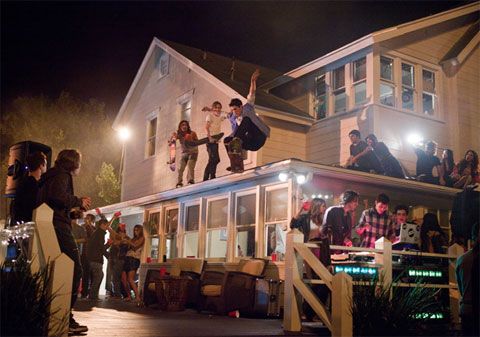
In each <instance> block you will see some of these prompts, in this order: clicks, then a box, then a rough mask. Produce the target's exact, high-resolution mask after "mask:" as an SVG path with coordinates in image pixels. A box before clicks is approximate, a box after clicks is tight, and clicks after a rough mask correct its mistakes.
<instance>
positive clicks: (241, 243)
mask: <svg viewBox="0 0 480 337" xmlns="http://www.w3.org/2000/svg"><path fill="white" fill-rule="evenodd" d="M254 255H255V226H243V227H239V228H237V250H236V252H235V256H237V257H244V256H245V257H246V256H250V257H252V256H254Z"/></svg>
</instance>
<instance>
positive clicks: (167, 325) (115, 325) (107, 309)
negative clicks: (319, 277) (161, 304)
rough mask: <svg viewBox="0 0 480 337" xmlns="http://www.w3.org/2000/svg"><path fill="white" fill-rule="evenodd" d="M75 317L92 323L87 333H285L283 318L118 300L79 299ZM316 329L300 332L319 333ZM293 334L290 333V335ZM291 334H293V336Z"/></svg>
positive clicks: (140, 336)
mask: <svg viewBox="0 0 480 337" xmlns="http://www.w3.org/2000/svg"><path fill="white" fill-rule="evenodd" d="M74 317H75V319H76V320H77V321H78V322H79V323H80V324H84V325H87V326H88V329H89V331H88V332H87V333H86V334H80V335H83V336H99V337H100V336H102V337H103V336H109V337H115V336H118V337H123V336H127V337H144V336H145V337H147V336H148V337H159V336H282V335H286V333H284V331H283V328H282V320H281V319H253V318H242V317H240V318H231V317H228V316H217V315H209V314H208V313H201V314H199V313H197V312H196V311H195V310H191V309H187V310H185V311H182V312H164V311H160V310H158V309H156V308H155V307H154V306H152V307H148V308H139V307H137V306H136V305H135V304H134V303H130V302H124V301H122V300H118V299H115V300H113V299H104V300H100V301H98V302H91V301H88V300H82V299H79V300H78V301H77V303H76V305H75V310H74ZM315 330H316V329H312V330H311V331H309V332H304V333H300V334H297V335H299V336H301V335H312V334H315V335H318V332H315ZM289 335H290V334H289ZM290 336H291V335H290Z"/></svg>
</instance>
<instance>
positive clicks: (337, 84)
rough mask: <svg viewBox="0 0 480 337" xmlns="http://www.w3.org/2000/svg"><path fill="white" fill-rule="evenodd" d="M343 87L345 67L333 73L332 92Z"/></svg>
mask: <svg viewBox="0 0 480 337" xmlns="http://www.w3.org/2000/svg"><path fill="white" fill-rule="evenodd" d="M344 86H345V66H341V67H340V68H337V69H335V70H334V71H333V90H336V89H339V88H343V87H344Z"/></svg>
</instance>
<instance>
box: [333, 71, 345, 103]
mask: <svg viewBox="0 0 480 337" xmlns="http://www.w3.org/2000/svg"><path fill="white" fill-rule="evenodd" d="M332 74H333V96H334V104H335V107H334V108H335V112H341V111H345V110H346V108H347V94H346V92H345V66H341V67H339V68H337V69H335V70H334V71H333V73H332Z"/></svg>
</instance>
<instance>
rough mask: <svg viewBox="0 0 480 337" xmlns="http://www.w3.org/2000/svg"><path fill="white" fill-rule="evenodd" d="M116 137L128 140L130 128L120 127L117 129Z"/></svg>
mask: <svg viewBox="0 0 480 337" xmlns="http://www.w3.org/2000/svg"><path fill="white" fill-rule="evenodd" d="M118 137H120V139H121V140H122V141H125V140H128V139H129V138H130V130H129V129H127V128H126V127H121V128H120V129H118Z"/></svg>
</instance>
